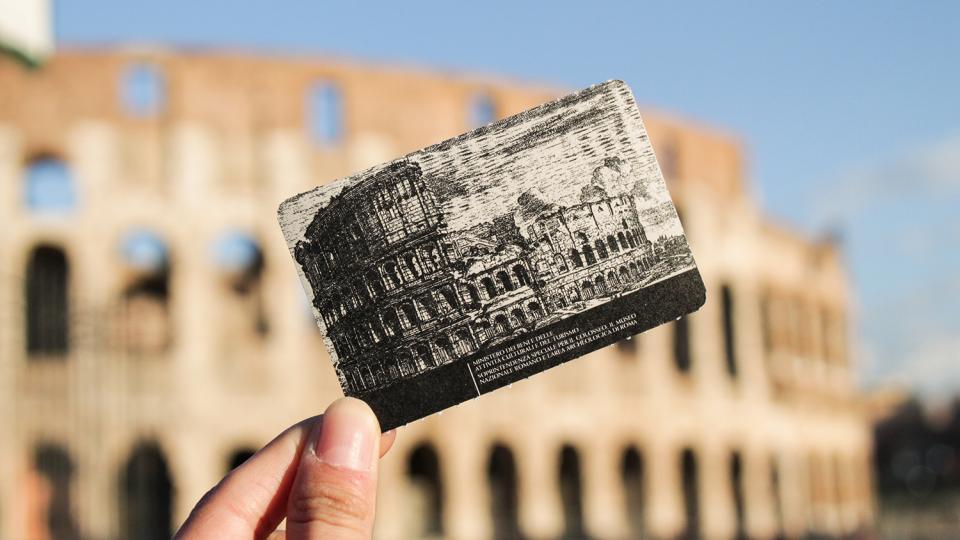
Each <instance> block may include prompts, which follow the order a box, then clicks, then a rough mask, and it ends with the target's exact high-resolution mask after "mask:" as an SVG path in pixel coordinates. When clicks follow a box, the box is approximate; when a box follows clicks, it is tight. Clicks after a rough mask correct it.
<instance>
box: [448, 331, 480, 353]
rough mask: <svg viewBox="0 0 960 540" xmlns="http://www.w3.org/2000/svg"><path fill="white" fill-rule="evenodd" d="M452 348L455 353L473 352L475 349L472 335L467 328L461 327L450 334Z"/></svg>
mask: <svg viewBox="0 0 960 540" xmlns="http://www.w3.org/2000/svg"><path fill="white" fill-rule="evenodd" d="M452 337H453V348H454V350H455V351H456V352H457V354H460V355H464V354H469V353H471V352H473V351H474V350H475V349H476V346H474V343H473V336H472V335H471V334H470V330H468V329H467V328H461V329H459V330H457V331H455V332H453V334H452Z"/></svg>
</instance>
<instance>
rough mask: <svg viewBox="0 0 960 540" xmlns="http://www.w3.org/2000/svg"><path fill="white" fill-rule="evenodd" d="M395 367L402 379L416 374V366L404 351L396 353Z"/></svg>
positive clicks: (407, 352)
mask: <svg viewBox="0 0 960 540" xmlns="http://www.w3.org/2000/svg"><path fill="white" fill-rule="evenodd" d="M397 367H398V368H399V369H400V376H402V377H406V376H407V375H411V374H413V373H416V364H414V362H413V358H412V357H411V356H410V352H409V351H405V350H404V351H400V352H398V353H397Z"/></svg>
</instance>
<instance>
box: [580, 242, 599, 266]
mask: <svg viewBox="0 0 960 540" xmlns="http://www.w3.org/2000/svg"><path fill="white" fill-rule="evenodd" d="M583 258H584V259H586V261H587V266H590V265H591V264H597V257H596V256H595V255H594V254H593V248H592V247H590V244H584V245H583Z"/></svg>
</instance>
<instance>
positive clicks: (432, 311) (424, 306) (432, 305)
mask: <svg viewBox="0 0 960 540" xmlns="http://www.w3.org/2000/svg"><path fill="white" fill-rule="evenodd" d="M417 304H419V305H420V308H421V310H420V312H421V313H423V314H424V315H426V316H425V317H424V320H427V321H429V320H430V319H434V318H436V317H437V315H439V314H440V312H439V311H438V310H437V302H436V301H435V300H434V299H433V297H432V296H430V295H429V294H425V295H423V296H421V297H419V298H417Z"/></svg>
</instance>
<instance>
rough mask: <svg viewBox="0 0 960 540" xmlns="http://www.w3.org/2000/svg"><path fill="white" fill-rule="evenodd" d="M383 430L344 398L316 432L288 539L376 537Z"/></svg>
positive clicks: (296, 489)
mask: <svg viewBox="0 0 960 540" xmlns="http://www.w3.org/2000/svg"><path fill="white" fill-rule="evenodd" d="M379 450H380V425H379V423H378V422H377V417H376V416H374V414H373V411H371V410H370V407H369V406H367V404H366V403H364V402H362V401H360V400H358V399H354V398H342V399H339V400H337V401H335V402H333V404H332V405H330V407H329V408H328V409H327V412H326V413H324V415H323V418H322V420H321V421H320V422H317V424H316V425H315V426H314V428H313V431H312V433H311V434H310V438H309V440H308V441H307V444H305V445H304V448H303V454H302V455H301V457H300V465H299V467H298V469H297V475H296V478H295V479H294V481H293V487H292V489H291V491H290V498H289V500H288V503H287V539H288V540H306V539H318V538H322V539H324V540H328V539H337V540H361V539H363V540H368V539H369V538H370V537H371V536H372V534H373V515H374V508H375V504H376V494H377V458H378V456H379Z"/></svg>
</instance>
